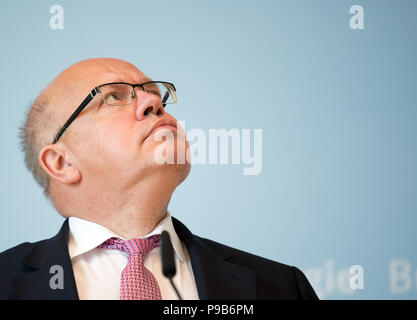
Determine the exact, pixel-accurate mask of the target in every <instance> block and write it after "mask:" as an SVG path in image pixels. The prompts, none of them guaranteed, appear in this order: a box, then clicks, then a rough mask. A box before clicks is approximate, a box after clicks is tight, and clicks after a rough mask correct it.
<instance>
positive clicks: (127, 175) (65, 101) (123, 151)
mask: <svg viewBox="0 0 417 320" xmlns="http://www.w3.org/2000/svg"><path fill="white" fill-rule="evenodd" d="M175 101H176V93H175V86H174V85H173V84H171V83H168V82H158V81H152V80H151V79H149V78H148V77H146V76H145V75H144V74H143V73H142V72H141V71H140V70H138V69H137V68H136V67H135V66H133V65H131V64H130V63H127V62H125V61H122V60H117V59H109V58H99V59H89V60H84V61H81V62H79V63H76V64H75V65H72V66H71V67H69V68H67V69H66V70H64V71H63V72H62V73H61V74H59V75H58V76H57V77H56V78H55V79H54V80H53V81H52V82H51V83H50V84H49V85H48V86H47V87H46V88H45V89H44V90H43V91H42V92H41V93H40V95H39V97H38V98H37V99H36V101H35V102H34V104H33V105H32V107H31V109H30V111H29V113H28V115H27V119H26V122H25V125H24V127H23V130H22V132H21V138H22V145H23V150H24V152H25V162H26V165H27V167H28V168H29V170H30V171H31V172H32V173H33V175H34V177H35V179H36V180H37V182H38V183H39V184H40V185H41V186H42V187H43V189H44V193H45V194H46V196H47V197H49V198H50V200H51V202H52V204H53V206H54V207H55V208H56V210H57V211H58V212H59V213H60V214H61V215H62V216H63V217H65V218H67V219H66V220H65V222H64V224H63V226H62V228H61V230H60V231H59V233H58V234H57V235H56V236H55V237H53V238H51V239H48V240H44V241H40V242H36V243H23V244H21V245H18V246H16V247H14V248H12V249H9V250H7V251H5V252H3V253H1V254H0V274H1V277H0V298H2V299H119V298H120V299H176V298H177V296H176V293H175V291H174V289H173V287H172V286H171V284H170V282H169V280H168V279H166V278H165V277H164V276H163V274H162V271H161V262H160V255H159V250H160V248H159V247H158V245H159V234H160V233H161V232H162V231H163V230H166V231H167V232H168V233H169V234H170V237H171V240H172V243H173V248H174V252H175V255H174V259H175V264H176V269H177V274H176V275H175V277H174V279H173V280H174V283H175V285H176V287H177V288H178V291H179V292H180V294H181V295H182V296H183V298H184V299H317V296H316V295H315V293H314V290H313V289H312V287H311V286H310V284H309V283H308V281H307V279H306V277H305V276H304V275H303V274H302V272H301V271H300V270H298V269H297V268H295V267H291V266H286V265H283V264H280V263H276V262H273V261H270V260H267V259H264V258H260V257H257V256H254V255H251V254H248V253H245V252H242V251H239V250H236V249H233V248H230V247H227V246H224V245H222V244H219V243H216V242H213V241H210V240H207V239H203V238H200V237H197V236H195V235H193V234H192V233H191V232H190V231H189V230H188V229H187V228H186V227H185V226H184V225H183V224H182V223H181V222H179V221H178V220H176V219H175V218H173V217H171V215H170V213H169V211H168V204H169V201H170V198H171V196H172V193H173V192H174V190H175V188H176V187H177V186H178V185H179V184H180V183H181V182H182V181H183V180H184V179H185V178H186V177H187V175H188V173H189V170H190V164H189V162H188V161H177V160H179V158H186V157H184V156H185V155H186V153H187V152H188V144H187V143H186V142H185V143H184V145H185V147H182V149H181V146H180V144H179V143H178V141H180V140H179V139H176V138H177V137H179V136H182V137H184V136H185V133H184V131H183V129H182V128H181V126H180V125H178V124H177V122H176V120H175V119H174V118H173V117H172V116H171V115H170V114H168V113H167V112H166V111H165V110H164V107H165V105H166V104H169V103H174V102H175ZM80 103H81V104H80ZM78 104H80V106H79V107H78V108H77V105H78ZM161 150H163V151H162V152H161ZM178 150H180V152H178V154H179V156H178V155H177V151H178ZM158 154H159V158H161V157H163V156H164V155H165V156H167V155H168V154H174V155H175V159H174V160H175V161H174V163H172V162H171V163H166V162H165V163H164V162H161V161H158Z"/></svg>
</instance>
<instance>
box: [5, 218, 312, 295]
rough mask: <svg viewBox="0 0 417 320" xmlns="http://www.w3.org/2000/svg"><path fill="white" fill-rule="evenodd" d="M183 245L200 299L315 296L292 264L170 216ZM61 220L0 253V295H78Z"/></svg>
mask: <svg viewBox="0 0 417 320" xmlns="http://www.w3.org/2000/svg"><path fill="white" fill-rule="evenodd" d="M173 224H174V228H175V231H176V232H177V234H178V236H179V238H180V239H181V240H182V241H183V242H184V243H185V245H186V247H187V249H188V252H189V255H190V258H191V264H192V268H193V272H194V277H195V281H196V285H197V290H198V294H199V297H200V299H202V300H204V299H312V300H315V299H317V296H316V294H315V292H314V290H313V288H312V287H311V285H310V284H309V282H308V280H307V278H306V277H305V276H304V274H303V273H302V272H301V271H300V270H299V269H297V268H295V267H291V266H287V265H284V264H281V263H277V262H274V261H271V260H268V259H264V258H261V257H258V256H255V255H252V254H249V253H246V252H243V251H240V250H236V249H233V248H230V247H227V246H224V245H222V244H220V243H217V242H214V241H211V240H208V239H203V238H200V237H197V236H195V235H193V234H192V233H191V232H190V231H189V230H188V229H187V228H186V227H185V226H184V225H183V224H182V223H181V222H180V221H178V220H177V219H175V218H173ZM68 236H69V227H68V219H67V220H65V222H64V224H63V225H62V227H61V230H60V231H59V233H58V234H57V235H56V236H54V237H53V238H51V239H47V240H43V241H39V242H35V243H28V242H26V243H22V244H20V245H18V246H16V247H14V248H11V249H9V250H7V251H4V252H2V253H0V299H78V293H77V287H76V283H75V279H74V274H73V270H72V265H71V259H70V257H69V253H68ZM53 265H59V266H61V267H62V268H63V274H64V288H63V289H59V288H58V289H51V287H50V284H49V283H50V279H51V277H53V276H54V274H55V272H56V271H52V273H50V268H51V266H53Z"/></svg>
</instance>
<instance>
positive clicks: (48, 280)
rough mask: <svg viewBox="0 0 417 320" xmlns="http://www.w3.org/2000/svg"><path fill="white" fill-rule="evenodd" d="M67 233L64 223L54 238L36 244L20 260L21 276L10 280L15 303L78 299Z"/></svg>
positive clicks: (65, 223) (66, 226)
mask: <svg viewBox="0 0 417 320" xmlns="http://www.w3.org/2000/svg"><path fill="white" fill-rule="evenodd" d="M68 233H69V227H68V219H67V220H65V222H64V224H63V225H62V227H61V230H60V231H59V233H58V234H57V235H56V236H55V237H53V238H51V239H48V240H44V241H41V242H39V243H37V244H36V245H35V246H34V247H33V248H32V250H31V251H30V252H29V253H28V255H27V256H26V257H25V258H24V260H23V263H24V264H25V270H24V272H23V273H21V274H19V275H17V276H16V277H15V278H14V279H13V280H12V284H13V287H14V290H15V294H16V297H17V298H18V299H78V293H77V288H76V284H75V279H74V274H73V270H72V265H71V259H70V257H69V253H68Z"/></svg>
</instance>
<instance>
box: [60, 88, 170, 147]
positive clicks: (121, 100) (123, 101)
mask: <svg viewBox="0 0 417 320" xmlns="http://www.w3.org/2000/svg"><path fill="white" fill-rule="evenodd" d="M135 88H140V89H141V90H142V91H144V92H147V93H150V94H154V95H156V96H158V97H159V98H160V99H161V102H162V106H163V107H164V108H165V106H166V105H167V104H172V103H175V102H177V94H176V89H175V86H174V84H172V83H170V82H165V81H149V82H145V83H137V84H132V83H127V82H110V83H105V84H102V85H99V86H97V87H95V88H94V89H93V90H92V91H91V92H90V93H89V94H88V96H87V97H86V98H85V99H84V101H83V102H81V104H80V106H79V107H78V108H77V109H76V110H75V111H74V113H73V114H72V115H71V116H70V117H69V118H68V120H67V121H66V122H65V124H64V125H63V126H62V128H61V129H60V130H59V131H58V134H57V135H56V136H55V139H54V142H53V144H55V143H57V142H58V140H59V138H61V136H62V134H63V133H64V132H65V130H66V129H67V128H68V126H69V125H70V124H71V122H73V121H74V119H75V118H76V117H77V116H78V114H80V112H81V111H83V110H84V109H85V107H87V105H88V104H89V103H90V101H91V100H93V98H94V97H95V96H96V95H97V93H99V94H100V95H101V96H102V98H103V101H104V103H105V104H106V105H108V106H125V105H129V104H131V103H133V102H134V101H135V100H136V93H135Z"/></svg>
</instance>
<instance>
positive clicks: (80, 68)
mask: <svg viewBox="0 0 417 320" xmlns="http://www.w3.org/2000/svg"><path fill="white" fill-rule="evenodd" d="M143 79H148V78H147V77H146V76H145V75H144V74H143V73H142V72H141V71H140V70H139V69H137V68H136V67H135V66H134V65H132V64H130V63H128V62H126V61H123V60H119V59H113V58H94V59H87V60H83V61H80V62H78V63H75V64H73V65H72V66H70V67H68V68H67V69H65V70H64V71H62V72H61V73H60V74H59V75H58V76H57V77H56V78H55V79H53V80H52V81H51V82H50V83H49V84H48V85H47V86H46V87H45V88H44V89H43V90H42V91H41V93H40V94H39V96H38V97H37V98H36V100H35V101H34V102H33V104H32V105H31V107H30V109H29V110H28V112H27V115H26V118H25V121H24V124H23V126H22V127H21V128H20V132H19V137H20V140H21V146H22V150H23V152H24V154H25V164H26V166H27V167H28V169H29V170H30V171H31V172H32V174H33V175H34V177H35V179H36V181H37V182H38V183H39V184H40V185H41V187H42V188H43V190H44V193H45V195H46V196H49V177H48V175H47V174H46V173H45V171H44V170H42V168H41V166H40V164H39V161H38V154H39V151H40V150H41V148H42V147H44V146H45V145H48V144H51V143H52V141H53V139H54V136H55V135H56V133H57V132H58V130H59V129H60V127H61V126H62V125H63V124H64V122H65V121H66V119H67V118H68V117H69V116H70V115H71V113H72V112H73V111H74V110H75V108H76V107H77V106H78V105H79V103H80V102H81V101H82V100H83V99H84V98H85V96H86V95H87V94H88V93H89V92H90V91H91V90H92V88H94V87H95V86H97V85H98V84H101V83H105V82H112V81H122V80H123V81H127V82H132V83H138V82H140V81H143Z"/></svg>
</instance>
